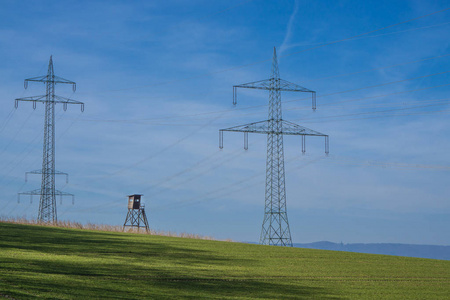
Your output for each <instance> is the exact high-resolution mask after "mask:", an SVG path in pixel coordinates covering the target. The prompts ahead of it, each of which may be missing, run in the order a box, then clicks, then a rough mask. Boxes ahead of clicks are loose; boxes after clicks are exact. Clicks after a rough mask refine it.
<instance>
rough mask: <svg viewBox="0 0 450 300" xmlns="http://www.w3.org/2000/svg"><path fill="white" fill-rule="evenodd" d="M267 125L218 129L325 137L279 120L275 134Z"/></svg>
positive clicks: (258, 124) (259, 123) (257, 123)
mask: <svg viewBox="0 0 450 300" xmlns="http://www.w3.org/2000/svg"><path fill="white" fill-rule="evenodd" d="M269 123H270V120H265V121H260V122H253V123H249V124H245V125H238V126H233V127H230V128H226V129H220V131H232V132H251V133H260V134H268V133H274V134H288V135H310V136H327V135H326V134H323V133H320V132H318V131H314V130H312V129H309V128H306V127H303V126H300V125H297V124H295V123H292V122H289V121H285V120H281V131H280V132H275V131H273V130H270V127H269Z"/></svg>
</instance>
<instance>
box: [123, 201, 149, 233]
mask: <svg viewBox="0 0 450 300" xmlns="http://www.w3.org/2000/svg"><path fill="white" fill-rule="evenodd" d="M127 226H128V227H131V228H134V227H137V230H138V232H139V230H140V229H141V228H142V227H143V228H145V231H146V232H147V233H148V232H150V228H149V225H148V220H147V215H146V214H145V206H144V205H143V204H141V207H139V208H138V209H132V208H129V209H128V213H127V217H126V218H125V222H124V223H123V231H125V227H127Z"/></svg>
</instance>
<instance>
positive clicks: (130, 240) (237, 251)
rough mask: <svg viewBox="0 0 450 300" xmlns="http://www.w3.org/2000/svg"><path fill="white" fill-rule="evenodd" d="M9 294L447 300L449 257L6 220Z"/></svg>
mask: <svg viewBox="0 0 450 300" xmlns="http://www.w3.org/2000/svg"><path fill="white" fill-rule="evenodd" d="M0 296H3V297H7V298H10V299H11V298H12V299H33V298H44V299H174V298H190V299H245V298H265V299H303V298H306V299H308V298H309V299H449V297H450V261H440V260H431V259H419V258H406V257H394V256H384V255H370V254H360V253H347V252H334V251H323V250H312V249H299V248H282V247H273V246H260V245H249V244H241V243H232V242H220V241H209V240H199V239H187V238H176V237H164V236H154V235H141V234H126V233H117V232H100V231H89V230H77V229H67V228H56V227H42V226H36V225H20V224H10V223H0Z"/></svg>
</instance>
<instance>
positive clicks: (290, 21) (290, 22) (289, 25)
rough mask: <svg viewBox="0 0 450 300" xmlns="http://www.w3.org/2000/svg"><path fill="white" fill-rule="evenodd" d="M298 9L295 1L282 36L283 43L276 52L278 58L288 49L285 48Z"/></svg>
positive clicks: (296, 0)
mask: <svg viewBox="0 0 450 300" xmlns="http://www.w3.org/2000/svg"><path fill="white" fill-rule="evenodd" d="M298 7H299V4H298V0H295V4H294V11H293V12H292V14H291V16H290V18H289V22H288V25H287V28H286V34H285V36H284V40H283V43H282V44H281V46H280V48H279V51H278V53H279V55H280V56H281V55H282V54H283V52H284V50H286V49H288V48H289V47H288V46H287V44H288V43H289V41H290V39H291V36H292V24H293V23H294V20H295V16H296V15H297V12H298Z"/></svg>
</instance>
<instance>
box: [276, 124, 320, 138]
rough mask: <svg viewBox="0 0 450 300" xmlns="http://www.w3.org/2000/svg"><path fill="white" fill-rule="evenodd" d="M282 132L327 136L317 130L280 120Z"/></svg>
mask: <svg viewBox="0 0 450 300" xmlns="http://www.w3.org/2000/svg"><path fill="white" fill-rule="evenodd" d="M282 133H283V134H288V135H310V136H328V135H326V134H323V133H320V132H318V131H315V130H312V129H309V128H306V127H303V126H300V125H297V124H295V123H292V122H289V121H285V120H282Z"/></svg>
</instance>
